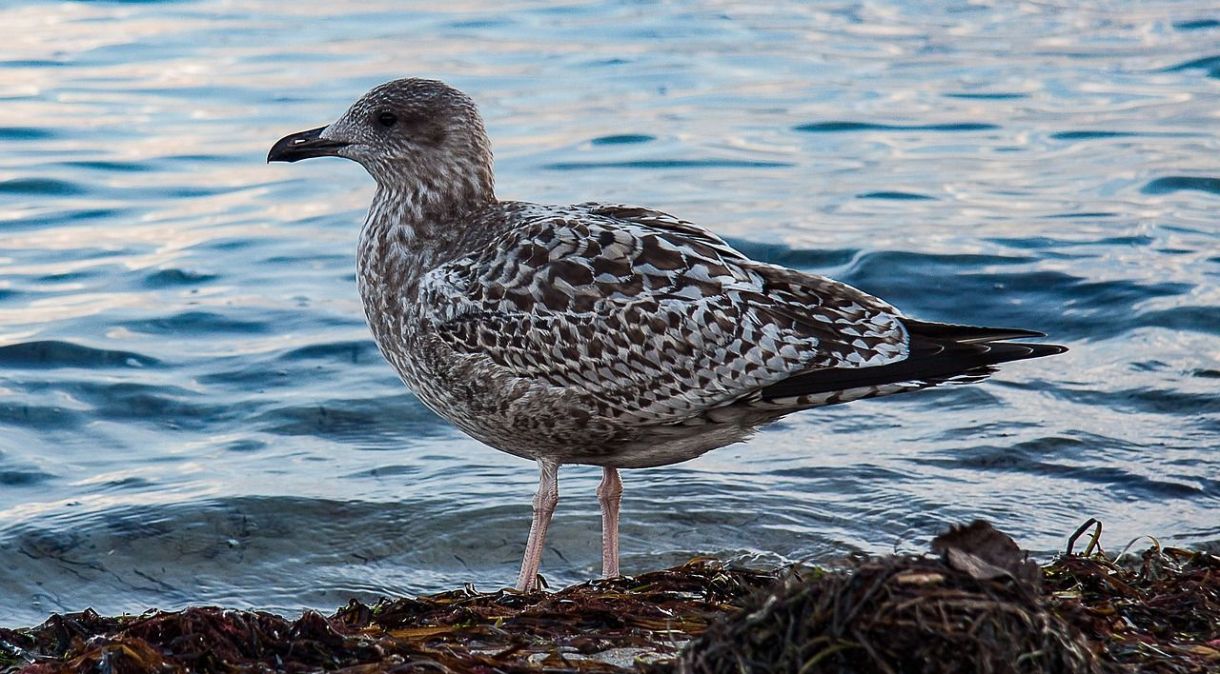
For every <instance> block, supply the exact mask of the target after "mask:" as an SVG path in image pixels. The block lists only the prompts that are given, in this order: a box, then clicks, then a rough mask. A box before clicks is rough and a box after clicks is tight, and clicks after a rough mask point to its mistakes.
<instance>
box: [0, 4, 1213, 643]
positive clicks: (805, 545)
mask: <svg viewBox="0 0 1220 674" xmlns="http://www.w3.org/2000/svg"><path fill="white" fill-rule="evenodd" d="M333 4H335V5H338V4H342V3H333ZM1218 19H1220V15H1217V13H1216V11H1215V7H1214V3H1205V2H1181V3H1166V2H1161V3H1138V6H1136V3H1075V2H1061V3H1058V4H1056V3H1038V4H1034V3H1020V4H1018V3H1006V2H997V3H994V6H990V7H989V6H987V5H986V4H984V3H960V2H953V3H909V4H908V3H901V2H867V3H863V4H850V3H838V4H825V3H819V4H818V6H817V7H808V6H806V4H805V3H796V2H791V3H776V4H772V5H771V6H770V7H769V8H768V9H742V8H739V7H736V6H735V3H728V2H725V3H715V2H707V3H690V2H675V3H669V4H665V5H662V6H655V5H652V4H643V3H640V4H637V3H634V2H613V3H608V4H580V3H571V4H564V5H554V6H549V5H539V4H534V3H515V4H512V5H503V6H497V7H496V8H495V9H494V10H491V9H486V8H485V7H484V6H483V4H482V3H464V2H462V1H461V0H459V1H458V2H453V3H447V5H446V6H445V9H444V11H434V10H429V9H426V6H425V5H424V4H422V3H421V4H419V5H418V6H416V7H414V8H409V7H408V8H404V6H403V5H402V4H401V3H398V2H389V1H388V0H387V1H381V2H366V3H361V5H360V9H359V10H347V9H340V8H335V7H332V5H325V6H322V7H321V8H317V7H314V6H313V5H309V6H306V5H305V4H304V3H275V2H266V1H264V2H241V3H230V2H220V1H214V0H213V1H201V2H180V3H60V4H48V3H42V2H26V1H24V0H19V1H17V2H9V3H6V4H5V5H4V8H3V9H0V25H3V26H5V27H6V29H5V39H4V46H3V47H2V48H0V74H2V77H0V98H2V99H3V101H2V103H0V143H2V144H3V149H4V151H3V152H2V153H0V562H2V563H0V624H6V625H14V624H31V623H36V622H39V621H41V620H42V619H43V618H45V617H46V615H47V614H48V613H49V612H52V611H67V610H79V609H82V608H84V607H87V606H93V607H95V608H97V609H98V610H100V611H103V612H119V611H141V610H143V609H145V608H147V607H150V606H159V607H164V608H174V607H181V606H184V605H187V604H191V603H217V604H224V605H227V606H237V607H248V606H255V607H262V608H270V609H274V610H285V611H287V610H294V609H299V608H300V607H303V606H314V607H321V608H333V607H335V606H338V605H340V604H342V603H343V602H344V601H346V599H347V598H348V597H353V596H355V597H360V598H364V599H369V598H371V597H374V596H376V595H378V594H381V593H390V594H407V593H415V592H425V591H435V590H439V589H443V588H450V587H454V586H456V585H459V584H460V583H463V582H468V581H474V582H477V583H478V584H479V586H480V587H482V588H487V589H490V588H494V587H499V586H501V585H504V584H507V583H510V582H511V581H512V580H513V578H514V575H515V572H516V565H517V564H518V561H519V557H520V554H521V551H522V548H523V545H524V540H525V535H526V531H527V528H528V519H529V501H530V496H531V494H532V490H533V488H534V483H535V480H536V473H535V469H534V467H533V466H532V465H530V464H528V463H527V462H524V461H521V460H518V459H515V458H513V457H510V456H507V455H503V454H500V453H498V452H495V451H492V450H489V449H486V448H484V447H482V446H480V445H478V444H477V443H475V442H474V441H472V440H469V439H467V438H465V437H463V436H461V435H460V434H458V433H457V432H456V431H454V430H453V429H452V428H450V427H449V426H448V425H447V424H445V423H444V422H442V421H440V420H438V419H437V418H435V417H434V416H433V415H432V414H431V413H429V412H428V411H427V410H425V409H424V408H423V407H422V406H420V405H419V404H418V403H417V402H416V401H415V400H414V399H413V398H412V397H411V396H410V395H409V394H408V393H406V392H405V391H404V390H403V388H402V387H401V385H400V384H399V383H398V381H397V380H396V378H395V376H394V375H393V373H392V372H391V370H390V368H389V367H388V366H387V365H385V364H384V363H383V362H382V361H381V359H380V356H379V355H378V354H377V352H376V350H375V348H374V347H373V345H372V344H371V342H370V341H369V335H368V332H367V329H366V328H365V326H364V324H363V320H362V315H361V309H360V306H359V302H358V299H357V296H356V290H355V286H354V280H353V255H354V246H355V239H356V235H357V231H358V227H359V224H360V223H361V221H362V218H363V213H364V209H365V207H366V205H367V203H368V201H369V198H370V195H371V189H370V181H369V179H368V178H367V176H366V175H365V174H364V173H363V171H362V170H361V169H360V168H359V167H357V166H356V165H354V164H349V163H345V162H341V161H338V160H327V161H322V160H319V161H314V162H306V163H303V164H298V165H293V166H287V165H271V166H268V165H266V164H265V163H264V158H265V156H266V152H267V149H268V148H269V147H270V145H271V144H272V142H274V141H275V140H276V139H278V138H279V137H281V136H282V135H284V134H286V133H289V132H292V131H297V130H300V129H305V128H310V127H314V126H318V125H320V124H323V123H325V122H327V121H329V120H331V119H333V118H334V117H335V116H337V115H338V114H339V113H341V112H342V111H343V110H344V109H345V107H346V106H347V104H348V103H349V102H350V101H351V100H352V99H354V98H355V97H356V96H358V95H359V94H361V93H363V92H364V91H365V90H366V89H368V88H369V87H371V86H372V85H374V84H377V83H380V82H382V81H385V80H388V79H392V78H396V77H400V76H405V75H426V76H434V77H440V78H443V79H446V80H448V81H450V82H452V83H453V84H455V85H457V86H459V87H461V88H463V89H464V90H466V91H468V92H469V93H471V94H472V95H473V96H474V97H475V98H476V99H477V100H478V101H479V102H480V104H481V105H482V108H483V112H484V116H485V118H486V119H487V122H488V126H489V130H490V133H491V134H492V137H493V139H494V142H495V149H496V152H497V158H498V162H497V169H498V177H499V183H498V184H499V192H500V194H501V196H502V197H505V198H518V199H527V200H532V201H541V202H552V203H555V202H560V203H570V202H575V201H585V200H591V199H599V200H606V201H621V202H627V203H637V204H643V205H649V206H653V207H657V208H661V209H664V210H667V211H670V212H673V213H676V214H680V215H682V216H684V217H686V218H688V219H691V220H694V221H696V222H699V223H702V224H705V225H707V226H710V227H712V228H714V229H715V230H717V231H719V232H721V233H723V234H725V235H727V236H728V237H730V238H731V239H732V240H733V241H734V242H735V243H736V244H738V245H739V246H740V247H741V248H742V249H744V250H745V251H747V252H749V253H750V254H753V255H756V256H759V257H763V258H766V259H769V260H772V261H776V262H780V263H783V264H787V265H792V266H795V267H799V268H801V269H806V270H811V271H817V272H820V273H825V274H829V275H832V276H835V277H838V278H841V279H844V280H846V281H848V282H851V283H853V284H856V285H858V286H860V287H862V288H864V289H867V290H869V291H872V292H874V293H877V294H879V295H881V296H883V297H885V298H887V299H888V300H890V301H892V302H894V303H896V304H898V305H899V306H901V307H903V308H904V309H906V310H907V311H908V312H909V313H910V314H912V315H915V316H919V317H922V318H926V319H940V320H959V321H970V322H975V323H980V324H995V325H1013V326H1019V327H1027V328H1036V329H1040V330H1044V331H1046V332H1048V333H1050V334H1051V335H1052V336H1053V339H1054V340H1055V341H1057V342H1061V343H1065V344H1067V345H1069V346H1070V347H1071V348H1072V350H1071V351H1070V352H1069V353H1068V354H1066V355H1064V356H1060V357H1056V358H1049V359H1043V360H1038V361H1031V362H1026V363H1017V364H1012V365H1010V366H1008V367H1006V368H1005V369H1004V371H1003V373H1002V374H1000V375H999V376H997V377H995V378H993V379H992V380H990V381H988V382H986V383H984V384H982V385H978V386H970V387H954V388H948V389H944V390H936V391H931V392H925V393H922V394H913V395H908V396H899V397H895V398H890V399H887V400H882V401H870V402H862V403H855V404H851V405H847V406H842V407H838V408H831V409H826V410H821V411H817V412H813V413H806V414H801V415H796V416H793V417H790V418H788V419H787V420H785V421H784V422H783V423H780V424H776V425H775V426H773V427H771V428H770V429H769V430H767V431H765V432H763V433H761V434H760V435H759V436H758V437H757V438H755V439H754V440H753V441H751V442H749V443H747V444H742V445H737V446H733V447H729V448H724V449H721V450H718V451H715V452H712V453H710V454H708V455H706V456H704V457H703V458H701V459H698V460H696V461H691V462H689V463H685V464H682V465H678V466H671V467H665V468H657V469H651V470H641V471H629V472H627V473H626V474H625V477H624V481H625V483H626V492H625V501H624V506H623V510H624V531H623V535H624V540H623V547H624V551H623V552H624V556H623V567H624V569H625V570H626V571H628V572H630V571H640V570H644V569H652V568H657V567H659V566H661V565H665V564H670V563H677V562H680V561H684V560H685V559H686V558H688V557H690V556H692V555H696V554H707V555H714V556H717V557H721V558H726V559H738V560H749V561H752V562H755V563H762V564H774V563H779V562H782V561H786V560H795V559H810V560H814V561H819V560H822V561H824V560H830V559H834V558H838V557H841V556H843V555H845V554H848V553H850V552H852V551H861V550H862V551H867V552H887V551H891V550H893V549H895V548H897V549H900V550H920V549H922V548H923V546H924V545H925V544H926V541H927V540H928V538H929V537H930V536H931V535H933V534H935V533H936V532H937V530H938V529H940V528H941V527H943V526H944V525H946V524H947V523H950V522H956V521H961V520H964V519H969V518H974V517H985V518H988V519H991V520H993V521H994V522H996V523H997V524H998V525H999V526H1000V527H1001V528H1003V529H1004V530H1006V531H1009V532H1011V533H1013V534H1015V535H1016V536H1017V537H1018V538H1019V540H1020V541H1021V542H1022V543H1023V544H1024V545H1025V546H1027V547H1029V548H1031V549H1033V550H1034V551H1036V552H1037V553H1038V554H1040V555H1049V554H1051V553H1053V552H1054V551H1055V550H1057V549H1059V548H1060V546H1061V545H1062V542H1063V540H1064V538H1065V536H1066V535H1067V534H1068V533H1070V532H1071V531H1072V530H1073V529H1074V528H1075V527H1076V525H1077V524H1079V523H1080V522H1081V521H1082V520H1083V519H1085V518H1086V517H1088V516H1097V517H1100V518H1101V519H1103V520H1104V521H1105V524H1106V538H1105V539H1104V540H1105V541H1106V542H1107V543H1108V544H1109V545H1110V547H1112V548H1120V547H1121V546H1122V545H1124V544H1125V543H1126V542H1127V541H1128V540H1129V539H1131V538H1134V537H1136V536H1139V535H1145V534H1147V535H1155V536H1158V537H1159V538H1160V540H1161V542H1162V543H1164V544H1173V545H1185V546H1213V547H1214V546H1216V545H1217V544H1220V516H1217V512H1218V511H1220V454H1218V453H1217V446H1218V445H1220V396H1218V395H1217V393H1218V390H1220V289H1218V288H1220V286H1218V284H1217V280H1218V277H1220V224H1218V220H1217V216H1216V212H1217V208H1218V207H1220V169H1218V168H1217V161H1216V158H1217V157H1218V156H1220V142H1218V141H1217V133H1216V131H1217V128H1218V127H1217V124H1218V122H1220V118H1218V116H1217V110H1218V109H1220V105H1218V104H1220V96H1218V94H1220V79H1218V78H1220V22H1218ZM598 477H599V473H598V471H597V470H596V469H590V468H582V467H569V468H566V469H564V470H563V471H561V474H560V488H561V494H562V500H561V502H560V506H559V512H558V514H557V516H556V519H555V522H554V526H553V529H552V532H551V536H550V541H549V542H550V546H549V547H548V549H547V551H546V556H545V560H544V564H543V571H544V573H545V574H546V575H547V577H548V578H549V579H550V580H551V582H552V584H565V583H569V582H573V581H577V580H581V579H585V578H588V577H590V576H593V575H595V574H596V572H597V569H598V567H599V564H600V562H599V559H600V556H599V554H598V552H599V544H600V541H599V537H598V535H597V528H598V526H599V520H598V515H597V506H596V501H595V498H594V488H595V484H596V481H597V479H598Z"/></svg>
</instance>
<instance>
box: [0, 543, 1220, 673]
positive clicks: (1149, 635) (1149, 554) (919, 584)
mask: <svg viewBox="0 0 1220 674" xmlns="http://www.w3.org/2000/svg"><path fill="white" fill-rule="evenodd" d="M1086 528H1087V525H1086V527H1082V528H1081V530H1080V531H1078V532H1077V534H1076V535H1075V536H1073V541H1074V540H1075V538H1077V537H1079V535H1080V533H1081V532H1083V531H1084V530H1085V529H1086ZM1099 536H1100V527H1099V526H1098V527H1097V529H1096V531H1095V532H1094V535H1093V541H1092V543H1090V544H1089V546H1088V548H1087V551H1088V552H1089V554H1071V553H1070V548H1069V553H1067V554H1064V555H1061V556H1060V557H1058V558H1056V559H1055V560H1054V561H1053V562H1051V563H1050V564H1049V565H1047V566H1045V567H1042V568H1039V567H1038V566H1037V565H1036V564H1035V563H1033V562H1032V561H1030V560H1029V559H1028V558H1027V557H1026V555H1025V553H1023V552H1022V551H1021V550H1020V549H1019V548H1018V546H1017V545H1016V543H1015V542H1013V541H1012V539H1011V538H1009V537H1008V536H1005V535H1004V534H1002V533H1000V532H998V531H996V530H995V529H994V528H992V527H991V526H990V525H987V524H985V523H983V522H975V523H973V524H971V525H968V526H965V527H955V528H954V529H952V530H951V531H949V532H947V533H946V534H943V535H942V536H939V537H937V538H936V539H935V540H934V541H933V546H932V547H933V551H934V552H935V553H937V556H898V557H876V558H867V559H863V560H858V561H855V562H853V563H852V564H851V566H850V567H849V568H844V569H835V570H823V569H812V568H806V567H796V568H785V569H780V570H774V571H758V570H749V569H735V568H727V567H725V566H724V565H722V564H720V563H719V562H716V561H715V560H709V559H695V560H692V561H690V562H688V563H687V564H685V565H682V566H679V567H675V568H672V569H666V570H663V571H654V572H650V573H645V574H641V575H638V576H635V577H628V578H614V579H608V580H597V581H592V582H589V583H583V584H580V585H575V586H572V587H569V588H566V589H563V590H560V591H557V592H543V591H534V592H528V593H522V592H517V591H514V590H500V591H498V592H489V593H482V592H477V591H476V590H475V589H474V588H473V587H471V586H467V587H465V588H462V589H459V590H453V591H449V592H443V593H440V594H434V595H429V596H421V597H416V598H409V599H395V600H388V599H387V600H382V601H380V602H378V603H376V604H374V605H371V606H370V605H366V604H363V603H360V602H358V601H354V600H353V601H352V602H350V603H349V604H348V605H347V606H345V607H343V608H341V609H339V610H338V611H337V612H335V613H334V614H333V615H330V616H323V615H322V614H320V613H318V612H316V611H306V612H305V613H304V614H303V615H302V616H301V617H300V618H298V619H296V620H290V619H287V618H284V617H281V616H277V615H273V614H271V613H266V612H261V611H242V610H232V609H223V608H218V607H192V608H188V609H185V610H182V611H173V612H165V611H150V612H147V613H145V614H143V615H139V616H131V615H125V616H119V617H104V616H100V615H98V614H97V613H95V612H93V611H91V610H87V611H83V612H80V613H72V614H66V615H53V616H51V617H50V618H49V619H48V620H47V621H46V622H44V623H43V624H42V625H40V626H38V627H33V628H23V629H0V674H9V673H16V672H20V673H21V674H55V673H60V672H106V673H107V674H137V673H144V672H150V673H151V672H158V673H165V672H225V673H234V672H270V671H276V672H307V671H308V672H314V671H342V672H352V673H353V674H354V673H357V672H359V673H364V672H382V671H394V672H452V673H455V674H458V673H467V672H470V673H477V674H492V673H496V672H503V673H506V674H517V673H525V672H550V673H552V674H563V673H567V672H572V673H577V674H579V673H597V674H603V673H604V674H610V673H614V674H621V673H624V672H643V673H645V674H670V673H679V674H719V673H721V672H724V673H726V674H727V673H728V672H733V673H735V674H736V673H740V672H802V673H803V674H815V673H818V672H834V673H838V672H858V671H876V672H894V673H896V674H897V673H900V672H901V673H906V672H920V673H927V674H937V673H940V672H993V673H995V674H1001V673H1008V672H1013V673H1016V672H1070V673H1072V674H1076V673H1078V672H1087V673H1088V674H1111V673H1114V674H1117V673H1119V672H1136V671H1138V672H1152V673H1154V674H1205V673H1207V672H1213V673H1214V672H1220V557H1218V556H1216V555H1214V554H1209V553H1206V552H1201V551H1190V550H1183V549H1178V548H1164V547H1161V546H1160V545H1154V546H1153V547H1151V548H1149V549H1148V550H1146V551H1144V552H1143V553H1142V555H1140V556H1138V557H1137V558H1136V560H1137V561H1135V562H1131V561H1128V560H1129V559H1130V558H1131V556H1126V557H1122V559H1121V560H1119V561H1115V560H1113V559H1111V558H1109V557H1107V556H1105V555H1104V554H1102V553H1101V552H1100V544H1099V543H1098V538H1099ZM1094 551H1096V552H1094Z"/></svg>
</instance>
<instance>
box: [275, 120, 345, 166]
mask: <svg viewBox="0 0 1220 674" xmlns="http://www.w3.org/2000/svg"><path fill="white" fill-rule="evenodd" d="M325 130H326V127H324V126H319V127H318V128H316V129H310V130H308V131H301V132H300V133H293V134H289V135H287V136H284V137H283V138H281V139H279V140H278V141H276V143H275V145H272V146H271V151H270V152H268V153H267V161H268V162H273V161H300V160H302V159H309V158H310V157H337V156H339V148H341V147H346V146H348V145H350V144H351V143H345V142H343V141H338V140H330V139H328V138H322V132H323V131H325Z"/></svg>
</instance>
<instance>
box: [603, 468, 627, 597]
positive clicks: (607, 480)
mask: <svg viewBox="0 0 1220 674" xmlns="http://www.w3.org/2000/svg"><path fill="white" fill-rule="evenodd" d="M622 496H623V482H622V480H619V479H618V470H617V469H614V468H610V467H605V468H602V482H601V484H599V485H597V501H598V502H599V503H601V506H602V576H603V577H605V578H613V577H615V576H617V575H618V505H619V501H620V500H622Z"/></svg>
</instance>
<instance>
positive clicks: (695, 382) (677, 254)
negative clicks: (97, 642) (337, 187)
mask: <svg viewBox="0 0 1220 674" xmlns="http://www.w3.org/2000/svg"><path fill="white" fill-rule="evenodd" d="M383 213H384V211H383V210H382V209H380V208H377V207H375V208H374V209H373V211H372V214H373V215H372V216H371V217H370V222H369V224H368V226H367V227H366V229H365V236H364V241H363V242H362V245H361V273H360V278H361V280H362V285H361V290H362V295H363V297H364V298H365V301H366V307H367V308H368V312H367V314H368V317H369V320H370V323H371V324H373V326H374V334H375V335H376V336H377V339H378V343H379V344H380V345H381V346H382V350H383V352H384V353H385V354H386V357H387V358H388V359H389V360H390V362H391V363H393V364H394V365H395V367H396V368H397V369H398V371H399V373H400V374H401V375H402V376H403V379H404V381H405V382H406V383H407V385H408V386H409V387H411V388H412V389H413V390H414V391H415V392H416V393H417V394H418V395H419V396H420V398H421V399H422V400H423V401H424V402H425V403H426V404H428V405H429V406H430V407H432V408H433V409H434V410H435V411H437V412H438V413H439V414H441V415H442V416H445V417H447V418H449V419H452V420H453V421H454V422H455V423H456V424H458V425H459V426H460V427H462V428H463V429H464V430H466V431H467V432H469V433H471V434H472V435H474V436H475V437H477V438H479V439H481V440H483V441H485V442H487V443H488V444H491V445H493V446H495V447H498V448H500V449H503V450H505V451H509V452H512V453H514V454H519V455H522V456H529V457H534V456H536V455H537V453H538V452H546V453H547V454H548V455H554V453H555V452H557V451H561V452H563V453H564V457H563V458H564V460H565V461H566V462H579V463H597V464H606V465H616V466H633V465H651V464H653V463H665V462H668V461H670V460H680V459H681V458H689V455H697V454H698V453H701V452H702V451H706V450H707V449H711V448H712V447H714V446H718V445H719V444H723V441H724V440H725V439H730V440H729V441H732V440H733V439H738V438H741V437H745V436H746V435H747V434H748V433H749V432H750V430H752V428H753V426H755V425H757V424H758V423H761V422H762V421H766V420H768V419H771V418H774V417H776V416H779V415H781V414H784V413H787V412H791V411H795V410H797V409H804V408H808V407H813V406H817V405H821V404H829V403H832V402H840V401H842V400H846V399H854V398H857V397H865V396H870V395H877V394H879V393H881V392H883V390H884V389H883V388H882V387H867V388H866V389H864V390H860V391H843V392H842V393H843V395H841V396H836V395H824V394H823V395H818V396H804V397H802V396H798V397H794V398H790V399H771V400H768V399H765V398H763V397H762V395H761V392H762V390H763V388H764V387H766V386H767V385H769V384H773V383H775V382H778V381H781V380H783V379H785V378H787V377H789V376H792V375H793V374H796V373H801V372H807V371H809V370H812V369H817V368H843V367H866V366H875V365H881V364H885V363H889V362H893V361H896V360H901V359H902V358H904V357H905V356H906V347H907V335H906V331H905V329H904V328H903V326H902V324H901V322H900V321H899V320H898V318H899V313H898V312H897V311H896V310H895V309H894V308H893V307H890V306H889V305H888V304H885V303H884V302H882V301H880V300H878V299H876V298H874V297H871V296H869V295H867V294H865V293H863V292H861V291H859V290H856V289H854V288H851V287H850V286H847V285H844V284H842V283H838V282H836V281H832V280H830V279H827V278H824V277H820V276H815V275H811V274H803V273H800V272H796V271H793V270H789V269H784V268H782V267H777V266H774V265H767V264H763V263H760V262H756V261H753V260H750V259H748V258H746V257H745V256H744V255H742V254H741V253H739V252H737V251H736V250H734V249H733V248H732V247H731V246H729V245H728V244H727V243H725V242H724V241H723V240H721V239H720V238H719V237H717V236H715V235H714V234H712V233H710V232H708V231H706V230H704V229H702V228H699V227H696V226H695V225H693V224H691V223H688V222H685V221H682V220H679V219H677V218H674V217H672V216H669V215H667V214H664V213H660V212H657V211H651V210H647V209H642V208H633V207H627V206H618V205H605V204H581V205H577V206H570V207H543V206H537V205H532V204H523V203H513V202H498V203H495V204H493V205H491V206H489V207H488V208H486V209H484V210H483V211H482V212H479V213H477V214H475V215H474V216H473V217H471V218H470V220H469V222H468V223H466V226H465V227H463V228H462V229H461V231H464V232H467V233H471V232H475V233H479V234H480V235H479V236H467V237H463V236H461V235H459V234H457V233H456V232H454V231H453V230H450V231H451V232H452V238H451V239H449V240H448V241H447V246H444V247H445V248H447V249H448V250H447V251H442V250H432V251H429V252H426V253H424V254H422V255H421V254H420V251H418V250H413V249H414V248H418V246H417V245H416V246H412V245H411V244H410V243H408V242H406V241H399V242H397V245H395V244H396V240H395V237H393V236H391V235H390V232H392V231H393V229H394V228H393V227H392V226H387V224H385V223H384V222H380V221H381V220H384V219H385V216H384V215H383ZM408 238H410V239H412V240H415V238H416V237H415V236H411V237H408ZM421 263H422V264H421ZM373 269H377V270H378V271H376V272H374V271H372V270H373ZM386 281H389V282H390V283H388V284H387V283H386ZM391 317H393V320H389V321H387V320H386V319H387V318H391ZM890 388H892V389H893V388H895V387H890ZM902 388H910V387H909V386H906V387H902ZM895 390H897V389H895ZM556 412H558V414H556ZM660 440H664V441H665V442H667V443H670V444H671V445H672V446H671V447H659V446H658V445H657V443H658V441H660ZM675 455H676V456H675Z"/></svg>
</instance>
